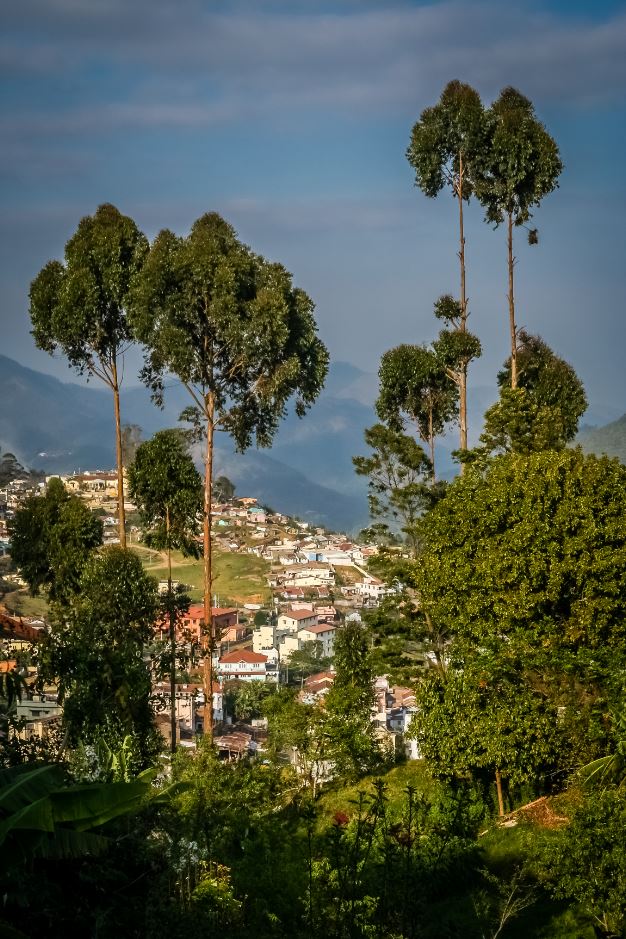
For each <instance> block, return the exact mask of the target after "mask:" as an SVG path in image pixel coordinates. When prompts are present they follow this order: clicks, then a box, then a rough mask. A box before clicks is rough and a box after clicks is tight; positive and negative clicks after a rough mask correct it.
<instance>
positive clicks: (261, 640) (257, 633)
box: [252, 623, 276, 653]
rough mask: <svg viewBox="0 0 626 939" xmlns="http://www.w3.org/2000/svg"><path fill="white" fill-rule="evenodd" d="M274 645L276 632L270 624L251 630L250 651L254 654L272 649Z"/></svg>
mask: <svg viewBox="0 0 626 939" xmlns="http://www.w3.org/2000/svg"><path fill="white" fill-rule="evenodd" d="M275 644H276V630H275V628H274V626H272V624H271V623H266V624H265V625H263V626H257V627H256V628H255V629H253V630H252V649H253V651H254V652H259V653H264V652H265V651H266V650H267V649H272V648H274V646H275Z"/></svg>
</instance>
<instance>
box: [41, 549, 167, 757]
mask: <svg viewBox="0 0 626 939" xmlns="http://www.w3.org/2000/svg"><path fill="white" fill-rule="evenodd" d="M158 609H159V606H158V600H157V592H156V584H155V582H154V581H153V580H152V579H151V578H150V577H148V576H147V575H146V574H145V573H144V570H143V568H142V566H141V561H140V560H139V558H137V557H136V555H134V554H133V553H132V552H131V551H126V550H124V549H123V548H117V547H113V548H106V549H104V551H103V552H102V553H101V554H99V555H97V556H95V557H93V558H91V559H90V560H89V562H88V563H87V565H86V567H85V569H84V571H83V574H82V577H81V581H80V590H79V593H78V594H77V596H76V597H75V598H74V599H73V601H72V602H71V604H69V605H68V606H67V607H66V608H65V609H64V610H63V611H62V612H59V613H58V614H57V615H56V616H55V618H54V622H53V626H52V629H51V631H50V634H49V635H48V636H47V637H46V640H45V642H43V643H42V648H41V650H40V653H39V674H40V678H41V679H42V680H43V681H56V682H57V685H58V689H59V700H60V701H61V702H62V703H63V707H64V709H63V722H64V726H65V728H66V731H67V733H68V735H69V740H70V742H72V743H73V744H76V743H77V742H78V741H79V739H82V740H85V741H93V740H97V739H99V738H100V737H102V738H103V739H105V740H106V741H107V742H108V743H109V745H110V746H111V747H113V748H116V747H118V746H121V744H122V741H123V740H124V738H125V737H126V736H127V735H128V734H130V735H132V737H133V738H134V740H135V741H136V758H137V765H138V767H139V768H143V767H145V766H147V765H150V763H151V762H152V760H153V759H154V756H155V753H156V752H158V739H157V734H156V731H155V729H154V725H153V720H154V718H153V712H152V708H151V705H150V697H151V677H150V669H149V663H147V662H146V661H145V659H144V649H145V646H146V645H147V643H148V642H149V641H150V639H151V637H152V634H153V631H154V626H155V623H156V620H157V612H158Z"/></svg>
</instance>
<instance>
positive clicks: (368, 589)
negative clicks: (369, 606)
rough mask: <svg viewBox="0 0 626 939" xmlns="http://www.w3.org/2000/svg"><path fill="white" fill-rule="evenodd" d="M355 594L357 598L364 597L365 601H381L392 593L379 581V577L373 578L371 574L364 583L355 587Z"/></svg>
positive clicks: (364, 579) (361, 582)
mask: <svg viewBox="0 0 626 939" xmlns="http://www.w3.org/2000/svg"><path fill="white" fill-rule="evenodd" d="M354 592H355V593H356V594H357V596H360V597H363V599H364V600H380V599H381V597H384V596H386V595H387V594H388V593H391V592H392V591H391V590H390V588H389V587H388V586H387V584H385V583H383V581H382V580H379V579H378V577H372V576H371V575H370V574H367V575H366V576H365V577H364V578H363V580H362V581H359V582H358V583H356V584H355V585H354Z"/></svg>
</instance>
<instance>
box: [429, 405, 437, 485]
mask: <svg viewBox="0 0 626 939" xmlns="http://www.w3.org/2000/svg"><path fill="white" fill-rule="evenodd" d="M428 446H429V449H430V462H431V463H432V467H433V482H434V483H435V482H437V476H436V475H435V435H434V433H433V409H432V405H431V407H430V409H429V411H428Z"/></svg>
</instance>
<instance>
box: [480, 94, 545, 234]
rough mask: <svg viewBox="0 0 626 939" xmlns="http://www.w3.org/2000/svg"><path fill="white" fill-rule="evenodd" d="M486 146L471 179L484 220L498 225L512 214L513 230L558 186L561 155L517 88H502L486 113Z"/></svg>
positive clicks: (525, 220) (530, 105)
mask: <svg viewBox="0 0 626 939" xmlns="http://www.w3.org/2000/svg"><path fill="white" fill-rule="evenodd" d="M485 126H486V130H487V145H486V147H485V148H484V150H483V151H482V154H481V160H480V161H479V164H478V166H477V176H476V180H475V189H476V195H477V197H478V199H479V201H480V202H481V204H482V205H483V206H484V208H485V218H486V220H487V221H488V222H492V223H493V224H494V225H499V224H500V223H501V222H502V221H503V220H504V217H505V215H508V214H510V215H512V217H513V222H514V224H515V225H522V224H524V223H525V222H527V221H528V219H529V218H530V217H531V214H532V211H531V210H532V209H533V208H534V207H535V206H537V205H539V203H540V202H541V200H542V199H543V198H544V197H545V196H546V195H548V193H550V192H552V191H553V190H554V189H555V188H556V187H557V185H558V178H559V176H560V175H561V172H562V170H563V164H562V162H561V159H560V156H559V150H558V147H557V145H556V143H555V141H554V140H553V139H552V137H551V136H550V135H549V134H548V132H547V131H546V129H545V127H544V126H543V124H541V123H540V121H538V120H537V117H536V116H535V111H534V108H533V105H532V103H531V102H530V101H529V100H528V98H525V97H524V95H522V94H520V92H519V91H517V90H516V89H515V88H504V89H503V90H502V91H501V92H500V96H499V98H498V99H497V101H495V102H494V103H493V105H492V106H491V108H489V109H488V110H487V111H486V113H485Z"/></svg>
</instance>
